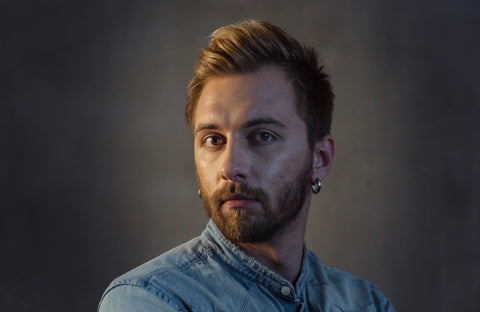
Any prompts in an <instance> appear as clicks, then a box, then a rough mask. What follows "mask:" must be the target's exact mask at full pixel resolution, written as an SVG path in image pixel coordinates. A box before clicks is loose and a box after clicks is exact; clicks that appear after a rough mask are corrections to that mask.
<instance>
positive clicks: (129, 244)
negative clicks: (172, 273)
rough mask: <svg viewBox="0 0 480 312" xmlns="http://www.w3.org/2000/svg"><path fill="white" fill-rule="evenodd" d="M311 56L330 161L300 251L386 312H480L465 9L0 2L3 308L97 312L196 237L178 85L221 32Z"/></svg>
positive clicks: (474, 35)
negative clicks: (330, 88) (252, 26)
mask: <svg viewBox="0 0 480 312" xmlns="http://www.w3.org/2000/svg"><path fill="white" fill-rule="evenodd" d="M246 18H261V19H266V20H269V21H272V22H274V23H276V24H278V25H279V26H281V27H284V28H285V29H286V30H287V31H289V32H290V33H291V34H293V35H294V36H295V37H297V38H298V39H300V40H301V41H304V42H306V43H308V44H310V45H313V46H314V47H316V48H317V49H318V50H319V52H320V55H321V58H322V61H323V62H324V63H325V64H326V69H327V71H328V72H329V73H330V74H331V77H332V81H333V84H334V88H335V92H336V95H337V99H336V110H335V119H334V125H333V135H334V137H335V139H336V146H337V150H336V160H335V165H334V168H333V171H332V173H331V175H330V177H329V178H328V179H327V180H326V181H325V187H324V189H323V190H322V193H321V194H320V195H319V196H317V197H316V198H315V201H314V203H313V206H312V209H311V217H310V220H309V228H308V233H307V243H308V245H309V246H310V248H311V249H313V250H314V251H315V252H316V253H317V254H318V255H319V256H320V258H321V259H322V260H323V261H324V262H325V263H327V264H329V265H334V266H338V267H341V268H343V269H346V270H349V271H352V272H354V273H356V274H359V275H362V276H365V277H367V278H368V279H370V280H371V281H373V282H374V283H376V284H377V285H378V286H379V287H380V288H381V289H382V290H383V291H384V292H385V293H386V294H387V296H389V297H390V298H391V300H392V301H393V303H394V305H395V306H396V307H397V310H398V311H454V310H455V311H479V310H480V299H479V296H478V294H479V293H480V282H479V281H480V242H479V237H480V195H479V194H480V192H478V188H479V186H480V165H479V159H480V146H479V142H480V127H479V122H478V120H479V117H480V91H479V90H480V74H479V73H480V65H479V62H478V58H479V55H480V41H479V40H478V37H479V35H480V5H479V2H478V1H473V0H472V1H467V0H462V1H427V0H422V1H395V2H394V1H380V0H378V1H347V0H342V1H335V0H325V1H313V0H312V1H306V0H303V1H296V2H295V3H294V2H293V1H273V0H271V1H253V0H243V1H220V0H217V1H214V0H210V1H149V2H141V3H135V2H133V1H125V0H121V1H106V0H102V1H16V2H15V1H2V2H1V3H0V60H1V61H0V66H1V74H0V75H1V76H0V77H1V80H0V81H1V84H0V85H1V92H0V103H1V106H0V127H1V128H0V129H1V132H0V159H1V162H0V164H1V167H0V206H1V218H0V226H1V227H0V230H1V236H0V237H1V238H0V239H1V241H0V242H1V246H2V248H1V250H2V252H1V257H0V280H1V281H2V282H1V285H0V310H1V311H94V310H95V309H96V305H97V302H98V300H99V299H100V296H101V294H102V292H103V290H104V289H105V287H106V286H107V284H108V283H109V282H110V281H111V280H112V279H113V278H114V277H115V276H117V275H119V274H121V273H124V272H125V271H127V270H129V269H131V268H133V267H134V266H136V265H139V264H141V263H143V262H145V261H146V260H148V259H150V258H153V257H154V256H156V255H158V254H160V253H162V252H164V251H166V250H168V249H170V248H171V247H173V246H175V245H177V244H179V243H181V242H184V241H186V240H188V239H189V238H192V237H194V236H196V235H198V234H199V233H200V231H201V230H202V229H203V227H204V225H205V223H206V218H205V217H204V216H203V208H202V207H201V203H200V200H199V199H198V198H197V196H196V189H197V188H196V185H195V179H194V167H193V152H192V142H191V139H190V137H189V133H188V130H187V127H186V126H185V124H184V121H183V108H184V103H185V88H186V85H187V83H188V81H189V79H190V78H191V73H192V68H193V64H194V61H195V59H196V56H197V53H198V51H199V49H200V48H201V47H202V46H204V45H205V44H206V43H207V39H206V37H207V35H209V34H210V33H211V32H212V31H213V30H214V29H215V28H217V27H218V26H221V25H224V24H229V23H233V22H236V21H239V20H243V19H246Z"/></svg>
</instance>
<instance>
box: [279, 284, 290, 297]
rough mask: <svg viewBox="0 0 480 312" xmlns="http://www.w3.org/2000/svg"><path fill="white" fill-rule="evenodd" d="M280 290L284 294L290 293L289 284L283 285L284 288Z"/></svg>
mask: <svg viewBox="0 0 480 312" xmlns="http://www.w3.org/2000/svg"><path fill="white" fill-rule="evenodd" d="M280 292H281V293H282V295H284V296H288V295H290V288H289V287H288V286H283V287H282V289H280Z"/></svg>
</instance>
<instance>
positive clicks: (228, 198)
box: [220, 194, 256, 208]
mask: <svg viewBox="0 0 480 312" xmlns="http://www.w3.org/2000/svg"><path fill="white" fill-rule="evenodd" d="M254 201H256V200H255V199H254V198H253V197H250V196H248V195H244V194H228V195H225V196H223V197H222V200H221V202H220V205H221V206H226V207H229V208H239V207H245V206H247V205H249V204H251V203H252V202H254Z"/></svg>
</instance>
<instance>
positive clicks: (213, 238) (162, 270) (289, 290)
mask: <svg viewBox="0 0 480 312" xmlns="http://www.w3.org/2000/svg"><path fill="white" fill-rule="evenodd" d="M98 311H99V312H107V311H115V312H122V311H142V312H147V311H249V312H254V311H258V312H272V311H349V312H354V311H362V312H370V311H395V310H394V309H393V307H392V306H391V305H390V303H389V301H388V300H387V299H386V298H385V296H384V295H383V294H382V293H380V291H379V290H378V289H377V288H376V287H375V286H373V285H372V284H371V283H369V282H368V281H366V280H364V279H361V278H359V277H356V276H354V275H351V274H349V273H347V272H344V271H341V270H338V269H333V268H329V267H327V266H325V265H323V264H322V263H321V262H320V260H319V259H318V258H317V257H316V256H315V255H314V254H313V253H312V252H311V251H308V250H307V249H306V248H304V256H303V262H302V271H301V274H300V276H299V278H298V281H297V283H296V285H295V286H293V285H292V284H291V283H290V282H289V281H287V280H286V279H284V278H283V277H282V276H280V275H279V274H277V273H275V272H273V271H272V270H270V269H268V268H267V267H265V266H264V265H262V264H261V263H259V262H258V261H256V260H255V259H254V258H251V257H249V256H247V255H246V254H245V253H244V252H242V251H241V250H240V249H239V248H238V247H236V246H235V245H233V244H232V243H231V242H230V241H228V240H227V239H226V238H225V237H224V236H223V235H222V233H221V232H220V231H219V230H218V228H217V227H216V226H215V224H214V223H213V221H211V220H210V221H209V222H208V225H207V227H206V229H205V230H204V231H203V233H202V235H201V236H199V237H197V238H195V239H193V240H191V241H189V242H187V243H184V244H182V245H180V246H178V247H176V248H174V249H172V250H170V251H168V252H166V253H165V254H163V255H161V256H159V257H157V258H155V259H153V260H151V261H149V262H147V263H145V264H143V265H141V266H139V267H137V268H135V269H133V270H132V271H130V272H128V273H126V274H124V275H122V276H120V277H118V278H117V279H115V280H114V281H113V282H112V283H111V284H110V286H109V287H108V288H107V290H106V291H105V293H104V294H103V297H102V299H101V301H100V304H99V308H98Z"/></svg>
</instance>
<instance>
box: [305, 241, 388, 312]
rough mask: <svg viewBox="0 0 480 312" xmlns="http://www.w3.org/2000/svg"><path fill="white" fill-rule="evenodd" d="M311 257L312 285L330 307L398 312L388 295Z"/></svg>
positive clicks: (347, 273)
mask: <svg viewBox="0 0 480 312" xmlns="http://www.w3.org/2000/svg"><path fill="white" fill-rule="evenodd" d="M307 257H308V262H309V265H310V269H311V272H312V274H311V279H310V281H309V283H310V286H312V287H315V286H318V289H319V292H320V293H321V295H322V297H323V300H325V302H329V305H330V306H332V307H335V308H337V309H338V310H340V311H389V312H391V311H395V310H394V309H393V307H392V306H391V304H390V302H389V300H388V299H387V298H386V297H385V295H384V294H383V293H382V292H381V291H380V290H379V289H378V288H377V287H376V286H375V285H374V284H372V283H371V282H369V281H368V280H366V279H364V278H362V277H359V276H357V275H354V274H351V273H349V272H347V271H344V270H341V269H338V268H333V267H329V266H326V265H324V264H323V263H321V262H320V260H319V259H318V258H317V257H316V256H315V255H314V254H313V253H312V252H310V251H309V252H308V254H307ZM320 289H321V290H320Z"/></svg>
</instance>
